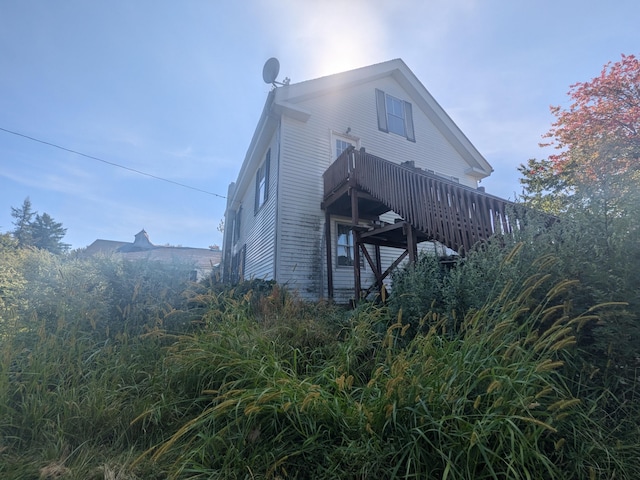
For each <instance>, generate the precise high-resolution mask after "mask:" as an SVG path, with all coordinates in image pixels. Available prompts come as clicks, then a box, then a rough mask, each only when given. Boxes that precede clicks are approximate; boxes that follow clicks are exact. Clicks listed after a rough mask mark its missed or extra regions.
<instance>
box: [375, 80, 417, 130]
mask: <svg viewBox="0 0 640 480" xmlns="http://www.w3.org/2000/svg"><path fill="white" fill-rule="evenodd" d="M388 101H390V102H391V105H394V104H395V103H396V102H397V103H398V104H399V105H400V106H401V107H402V116H400V115H398V112H395V111H394V112H391V111H389V110H390V109H389V108H388ZM394 110H395V109H394ZM376 111H377V115H378V130H380V131H382V132H385V133H393V134H394V135H398V136H400V137H404V138H406V139H407V140H409V141H410V142H415V141H416V133H415V127H414V124H413V107H412V105H411V103H410V102H407V101H406V100H402V99H401V98H398V97H396V96H393V95H390V94H388V93H386V92H384V91H382V90H380V89H377V88H376ZM390 119H392V120H394V122H393V123H394V124H396V123H397V121H398V120H402V125H403V130H404V132H403V133H400V132H398V131H397V130H396V128H395V127H394V128H389V125H390V124H391V123H392V122H390Z"/></svg>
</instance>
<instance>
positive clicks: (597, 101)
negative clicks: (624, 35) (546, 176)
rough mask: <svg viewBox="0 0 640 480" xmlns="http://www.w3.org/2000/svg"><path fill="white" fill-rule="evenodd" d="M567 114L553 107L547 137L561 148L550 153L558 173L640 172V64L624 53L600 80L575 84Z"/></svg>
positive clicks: (580, 176)
mask: <svg viewBox="0 0 640 480" xmlns="http://www.w3.org/2000/svg"><path fill="white" fill-rule="evenodd" d="M569 97H570V98H571V99H572V101H573V103H572V104H571V105H570V106H569V108H568V109H567V110H565V109H563V108H562V107H559V106H555V107H551V112H552V113H553V114H554V115H555V116H556V118H557V120H556V121H555V122H554V123H553V124H552V126H551V129H550V130H549V132H547V134H546V135H544V137H545V138H549V139H550V141H549V142H548V145H553V146H554V147H556V148H557V149H559V150H560V152H559V153H557V154H555V155H550V156H549V160H550V161H551V162H552V164H553V167H554V169H555V170H556V172H557V173H559V172H562V171H564V170H565V169H567V168H568V169H570V170H571V171H572V173H573V174H574V175H576V177H577V178H576V180H584V181H589V180H592V181H598V180H599V179H600V178H601V177H602V175H610V174H619V173H625V172H627V171H629V170H635V169H637V168H638V160H639V158H640V60H638V59H637V58H636V57H635V56H633V55H628V56H626V55H622V59H621V60H620V61H619V62H616V63H611V62H609V63H608V64H606V65H605V66H604V68H603V69H602V72H601V73H600V76H598V77H596V78H594V79H593V80H591V81H589V82H584V83H576V84H574V85H571V88H570V90H569Z"/></svg>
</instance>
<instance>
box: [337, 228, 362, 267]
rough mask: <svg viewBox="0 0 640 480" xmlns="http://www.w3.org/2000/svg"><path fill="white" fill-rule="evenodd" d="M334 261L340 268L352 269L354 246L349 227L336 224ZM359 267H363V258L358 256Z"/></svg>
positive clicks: (351, 231)
mask: <svg viewBox="0 0 640 480" xmlns="http://www.w3.org/2000/svg"><path fill="white" fill-rule="evenodd" d="M336 232H337V237H336V259H337V264H338V266H340V267H352V266H353V262H354V258H355V255H354V253H355V244H354V237H353V230H352V229H351V225H346V224H344V223H337V224H336ZM360 266H364V258H363V257H362V255H361V256H360Z"/></svg>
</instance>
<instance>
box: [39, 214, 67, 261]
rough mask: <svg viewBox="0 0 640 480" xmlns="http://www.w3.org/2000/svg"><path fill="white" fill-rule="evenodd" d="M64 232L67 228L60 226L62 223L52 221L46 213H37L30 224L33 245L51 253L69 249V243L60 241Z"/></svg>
mask: <svg viewBox="0 0 640 480" xmlns="http://www.w3.org/2000/svg"><path fill="white" fill-rule="evenodd" d="M66 233H67V229H66V228H63V227H62V223H60V222H56V221H54V220H53V218H51V216H50V215H49V214H48V213H43V214H42V215H40V214H37V215H36V219H35V221H34V222H33V223H32V224H31V235H32V241H33V246H34V247H36V248H40V249H42V250H48V251H49V252H51V253H55V254H59V253H63V252H66V251H67V250H69V247H70V246H71V245H69V244H68V243H64V242H63V241H62V239H63V238H64V236H65V234H66Z"/></svg>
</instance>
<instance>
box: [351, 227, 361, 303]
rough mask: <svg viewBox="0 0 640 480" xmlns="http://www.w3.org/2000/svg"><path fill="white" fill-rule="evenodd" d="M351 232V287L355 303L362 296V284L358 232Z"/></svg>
mask: <svg viewBox="0 0 640 480" xmlns="http://www.w3.org/2000/svg"><path fill="white" fill-rule="evenodd" d="M352 232H353V284H354V285H353V286H354V289H355V297H356V302H359V301H360V300H361V298H360V296H361V295H362V282H361V272H360V246H361V245H362V243H361V241H360V232H359V231H358V230H352Z"/></svg>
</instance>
